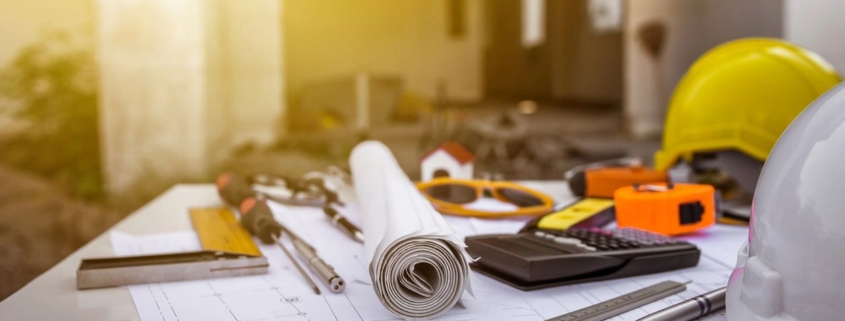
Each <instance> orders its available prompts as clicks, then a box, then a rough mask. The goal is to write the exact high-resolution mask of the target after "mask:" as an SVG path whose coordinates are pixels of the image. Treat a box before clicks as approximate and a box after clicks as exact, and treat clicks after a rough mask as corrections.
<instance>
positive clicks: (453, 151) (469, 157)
mask: <svg viewBox="0 0 845 321" xmlns="http://www.w3.org/2000/svg"><path fill="white" fill-rule="evenodd" d="M441 149H442V150H443V151H445V152H446V154H449V156H452V158H454V159H455V160H456V161H458V163H459V164H461V165H463V164H466V163H469V162H472V161H474V160H475V155H473V154H472V153H471V152H470V151H468V150H467V149H466V148H464V146H462V145H461V144H459V143H458V142H455V141H449V142H446V143H444V144H443V145H440V146H438V147H437V148H435V149H432V150H431V151H429V152H428V153H425V155H423V157H422V158H420V161H425V159H426V158H428V157H429V156H431V154H434V152H436V151H438V150H441Z"/></svg>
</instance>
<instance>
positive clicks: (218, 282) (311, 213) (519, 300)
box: [111, 209, 744, 321]
mask: <svg viewBox="0 0 845 321" xmlns="http://www.w3.org/2000/svg"><path fill="white" fill-rule="evenodd" d="M283 212H284V213H285V214H284V215H279V214H276V215H277V218H279V219H280V220H281V221H283V222H284V223H285V224H287V225H288V226H289V227H290V228H292V229H293V230H295V231H297V233H298V234H299V235H300V236H302V237H303V238H306V240H307V241H308V242H309V243H311V244H313V245H314V246H315V247H316V248H317V250H318V251H319V253H320V255H321V256H323V257H324V259H326V261H327V262H328V263H330V264H332V265H333V266H334V267H335V269H336V270H337V271H338V274H340V275H341V276H343V277H344V278H346V279H347V281H348V282H347V287H346V289H345V290H344V292H343V293H331V292H330V291H328V290H327V289H325V287H324V285H322V284H319V286H321V287H323V290H324V291H323V295H315V294H314V292H313V290H311V289H310V287H309V286H308V285H307V284H306V283H305V281H304V280H303V279H302V277H301V276H300V275H299V274H298V273H297V272H296V270H294V269H293V267H292V266H291V264H290V262H289V261H288V258H287V257H286V256H284V254H283V253H282V251H281V250H280V249H279V248H278V247H277V246H275V245H273V246H265V245H260V246H259V247H260V248H261V251H262V252H263V253H264V255H265V256H267V258H268V261H269V262H270V272H269V273H268V274H266V275H256V276H244V277H234V278H219V279H208V280H197V281H183V282H168V283H155V284H143V285H133V286H129V291H130V293H131V295H132V299H133V301H134V302H135V306H136V308H137V310H138V313H139V316H140V318H141V320H142V321H206V320H221V321H222V320H225V321H275V320H280V321H284V320H313V321H318V320H335V321H342V320H357V321H389V320H401V319H399V318H398V317H396V316H395V315H393V314H391V313H390V312H388V311H387V309H385V308H384V306H383V305H382V303H381V302H380V301H379V299H378V297H377V296H376V294H375V292H374V291H373V288H372V285H371V283H369V279H368V275H367V266H366V265H365V263H364V261H365V260H364V259H363V255H364V254H363V252H364V250H363V246H361V245H360V244H358V243H354V242H349V241H348V239H347V238H348V237H347V236H345V235H344V234H342V232H341V231H339V230H337V229H335V228H334V227H332V226H331V225H329V224H330V222H329V221H328V220H326V219H325V217H324V215H323V214H322V213H321V212H319V210H318V209H307V210H306V209H303V210H298V211H293V210H290V209H285V210H284V211H283ZM464 225H465V226H470V225H471V224H464ZM453 226H455V225H453ZM461 232H463V233H466V234H478V233H485V231H461ZM316 236H320V239H316V238H315V237H316ZM111 238H112V239H111V241H112V247H113V249H114V251H115V254H116V255H138V254H154V253H168V252H186V251H196V250H200V249H201V246H200V244H199V241H198V239H197V236H196V233H194V232H193V231H185V232H175V233H163V234H153V235H142V236H134V235H129V234H125V233H120V232H113V233H112V234H111ZM729 238H730V237H728V238H726V239H720V242H724V243H725V244H733V243H737V245H736V247H737V248H738V247H739V246H741V244H742V241H743V238H744V236H742V235H741V234H739V233H737V235H736V236H733V239H732V240H730V239H729ZM705 245H707V244H705ZM719 246H721V244H720V245H719ZM702 248H705V247H702ZM727 260H728V259H727V256H725V258H721V257H720V256H713V255H708V254H707V253H705V252H703V253H702V256H701V258H700V261H699V264H698V266H696V267H693V268H688V269H683V270H676V271H669V272H663V273H658V274H649V275H642V276H637V277H632V278H624V279H616V280H607V281H602V282H593V283H584V284H574V285H568V286H561V287H554V288H548V289H542V290H537V291H530V292H523V291H520V290H517V289H514V288H511V287H509V286H507V285H505V284H502V283H499V282H498V281H495V280H492V279H490V278H487V277H486V276H483V275H481V274H475V276H474V277H475V278H476V279H475V280H473V289H472V290H473V294H474V295H470V294H469V293H464V294H463V296H462V299H461V301H460V302H459V303H458V304H457V305H456V306H455V307H453V308H452V309H450V310H449V311H447V312H446V313H445V314H443V315H441V316H440V317H439V318H437V320H450V321H462V320H508V321H510V320H513V321H534V320H545V319H548V318H552V317H555V316H558V315H562V314H565V313H567V312H571V311H575V310H578V309H581V308H584V307H587V306H589V305H592V304H596V303H599V302H602V301H605V300H608V299H611V298H614V297H617V296H619V295H621V294H625V293H629V292H632V291H635V290H639V289H641V288H643V287H646V286H649V285H652V284H655V283H658V282H662V281H665V280H674V281H678V282H686V281H692V283H690V284H689V285H687V291H684V292H681V293H678V294H676V295H673V296H670V297H668V298H665V299H662V300H659V301H656V302H654V303H651V304H648V305H645V306H643V307H640V308H637V309H634V310H632V311H629V312H627V313H624V314H622V315H619V316H616V317H614V318H611V319H610V320H614V321H629V320H631V321H633V320H636V319H638V318H641V317H643V316H645V315H647V314H649V313H653V312H656V311H658V310H660V309H663V308H665V307H668V306H670V305H673V304H676V303H679V302H681V301H684V300H687V299H690V298H692V297H694V296H696V295H699V294H703V293H706V292H708V291H710V290H713V289H716V288H719V287H722V286H725V284H726V282H727V280H728V278H729V277H730V274H731V272H732V270H733V266H732V264H733V262H726V261H727ZM309 273H310V271H309ZM711 319H712V320H724V316H723V315H719V314H718V313H717V314H716V315H713V316H711V317H710V318H709V319H708V320H711Z"/></svg>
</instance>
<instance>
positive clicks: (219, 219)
mask: <svg viewBox="0 0 845 321" xmlns="http://www.w3.org/2000/svg"><path fill="white" fill-rule="evenodd" d="M190 213H191V223H192V224H193V225H194V230H196V231H197V236H199V239H200V244H202V248H203V250H206V251H222V252H228V253H239V254H247V255H253V256H261V255H262V254H261V250H259V249H258V245H256V244H255V241H253V239H252V236H251V235H250V234H249V232H248V231H247V230H246V229H245V228H244V227H243V225H241V223H240V222H239V221H238V219H237V218H235V215H234V214H232V211H231V210H229V208H228V207H212V208H192V209H190Z"/></svg>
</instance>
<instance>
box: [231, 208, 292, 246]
mask: <svg viewBox="0 0 845 321" xmlns="http://www.w3.org/2000/svg"><path fill="white" fill-rule="evenodd" d="M239 209H240V212H241V224H242V225H243V226H244V227H245V228H246V230H247V231H249V233H250V234H252V235H255V236H256V237H258V239H259V240H261V242H263V243H264V244H273V243H275V242H276V241H275V239H277V238H279V237H280V236H281V234H282V231H284V227H282V225H281V224H279V222H277V221H276V219H275V218H274V217H273V212H272V211H270V207H269V206H267V201H266V200H259V199H256V198H254V197H248V198H247V199H245V200H244V201H243V202H241V205H240V207H239ZM274 237H275V238H274Z"/></svg>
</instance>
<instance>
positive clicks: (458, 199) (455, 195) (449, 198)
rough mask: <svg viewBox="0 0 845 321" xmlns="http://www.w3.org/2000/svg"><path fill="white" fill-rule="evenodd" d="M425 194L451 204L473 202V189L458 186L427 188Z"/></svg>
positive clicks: (474, 197)
mask: <svg viewBox="0 0 845 321" xmlns="http://www.w3.org/2000/svg"><path fill="white" fill-rule="evenodd" d="M426 192H427V193H428V195H429V196H431V197H432V198H434V199H437V200H440V201H444V202H449V203H453V204H466V203H470V202H472V201H475V199H476V198H477V195H476V193H475V188H472V187H470V186H466V185H458V184H443V185H436V186H432V187H429V188H428V189H427V190H426Z"/></svg>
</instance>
